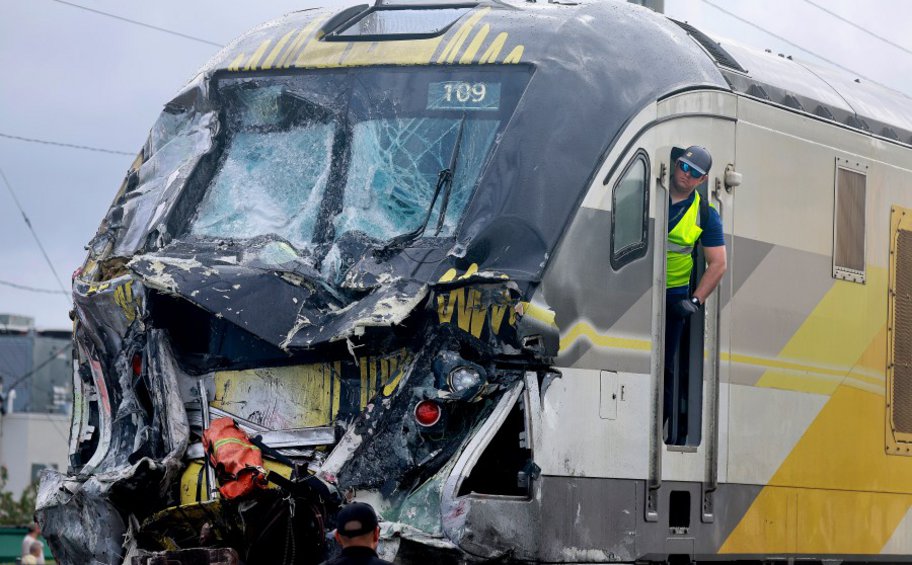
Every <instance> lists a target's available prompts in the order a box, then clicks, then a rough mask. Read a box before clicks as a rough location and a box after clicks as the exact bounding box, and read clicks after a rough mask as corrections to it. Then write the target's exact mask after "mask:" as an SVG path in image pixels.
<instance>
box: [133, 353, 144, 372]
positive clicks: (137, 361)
mask: <svg viewBox="0 0 912 565" xmlns="http://www.w3.org/2000/svg"><path fill="white" fill-rule="evenodd" d="M141 374H142V355H140V354H139V353H135V354H134V355H133V376H134V377H138V376H139V375H141Z"/></svg>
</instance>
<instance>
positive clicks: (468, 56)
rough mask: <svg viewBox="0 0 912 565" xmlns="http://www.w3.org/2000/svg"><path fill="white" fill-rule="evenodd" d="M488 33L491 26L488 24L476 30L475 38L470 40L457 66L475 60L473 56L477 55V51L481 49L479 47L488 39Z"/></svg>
mask: <svg viewBox="0 0 912 565" xmlns="http://www.w3.org/2000/svg"><path fill="white" fill-rule="evenodd" d="M490 31H491V26H490V25H489V24H485V25H483V26H481V29H480V30H478V32H477V33H476V34H475V37H473V38H472V42H471V43H469V46H468V47H466V50H465V52H464V53H463V54H462V57H460V58H459V64H461V65H465V64H468V63H471V62H472V61H474V60H475V55H477V54H478V50H479V49H481V46H482V44H484V40H485V38H486V37H488V32H490Z"/></svg>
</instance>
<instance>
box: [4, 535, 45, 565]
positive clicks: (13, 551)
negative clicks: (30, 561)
mask: <svg viewBox="0 0 912 565" xmlns="http://www.w3.org/2000/svg"><path fill="white" fill-rule="evenodd" d="M27 533H28V528H11V527H5V526H3V527H0V564H3V565H5V564H7V563H15V562H16V560H17V559H19V557H21V555H20V552H21V551H22V538H24V537H25V534H27ZM41 541H42V542H44V559H45V561H47V562H48V563H50V562H51V560H52V559H53V556H52V555H51V550H50V549H49V548H48V544H47V541H45V540H44V538H41Z"/></svg>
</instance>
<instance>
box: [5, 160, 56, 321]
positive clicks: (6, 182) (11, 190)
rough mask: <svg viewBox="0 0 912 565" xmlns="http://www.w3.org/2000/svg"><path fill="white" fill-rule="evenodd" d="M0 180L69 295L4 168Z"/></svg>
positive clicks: (46, 260) (52, 270)
mask: <svg viewBox="0 0 912 565" xmlns="http://www.w3.org/2000/svg"><path fill="white" fill-rule="evenodd" d="M0 178H3V183H4V184H5V185H6V189H7V191H9V193H10V196H12V197H13V202H15V203H16V208H18V209H19V213H21V214H22V219H23V220H25V225H26V226H28V229H29V231H30V232H31V233H32V237H34V238H35V243H37V244H38V248H39V249H40V250H41V254H42V255H43V256H44V260H45V262H47V265H48V267H50V268H51V272H52V273H53V274H54V279H55V280H56V281H57V285H58V286H59V287H60V290H61V291H62V292H63V293H64V294H67V292H66V289H65V288H64V286H63V282H62V281H61V280H60V275H58V274H57V269H55V268H54V263H52V262H51V258H50V257H48V254H47V251H45V249H44V245H42V244H41V239H39V238H38V232H36V231H35V228H34V227H33V226H32V221H31V220H29V217H28V215H26V213H25V210H24V209H23V208H22V204H21V203H20V202H19V198H18V197H17V196H16V193H15V192H14V191H13V185H11V184H10V182H9V179H8V178H6V173H4V172H3V169H2V168H0ZM69 304H70V301H69V300H67V305H68V306H69Z"/></svg>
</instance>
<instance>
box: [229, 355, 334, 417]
mask: <svg viewBox="0 0 912 565" xmlns="http://www.w3.org/2000/svg"><path fill="white" fill-rule="evenodd" d="M338 368H339V367H334V366H333V365H331V364H314V365H296V366H291V367H268V368H258V369H246V370H243V371H217V372H216V373H215V398H214V400H213V401H212V405H213V406H215V407H216V408H221V409H223V410H225V411H227V412H230V413H232V414H236V415H237V416H240V417H241V418H246V419H250V420H253V421H255V422H257V423H262V424H263V425H266V426H268V427H271V428H274V429H285V428H303V427H312V426H327V425H329V424H331V423H332V421H333V418H334V416H335V414H336V413H337V411H338V405H339V400H338V398H337V395H338V392H337V391H338V389H339V387H340V386H341V371H339V370H338ZM251 398H256V399H262V400H261V401H259V402H248V401H249V400H250V399H251ZM267 401H268V402H267Z"/></svg>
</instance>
